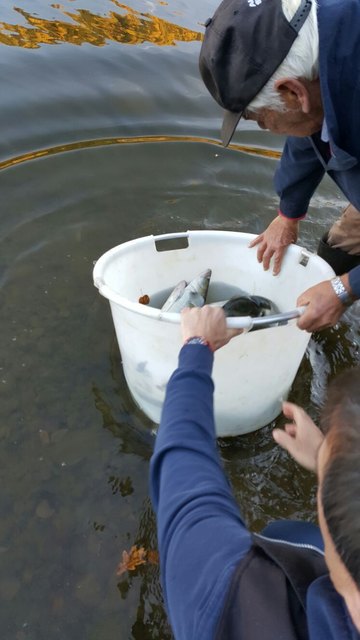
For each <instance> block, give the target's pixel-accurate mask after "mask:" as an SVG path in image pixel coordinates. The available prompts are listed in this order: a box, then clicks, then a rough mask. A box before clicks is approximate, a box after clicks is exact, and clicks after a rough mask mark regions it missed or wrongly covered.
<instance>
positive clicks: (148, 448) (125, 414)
mask: <svg viewBox="0 0 360 640" xmlns="http://www.w3.org/2000/svg"><path fill="white" fill-rule="evenodd" d="M109 360H110V373H111V378H112V379H113V381H114V385H115V386H114V387H112V388H110V389H100V386H99V384H95V383H94V384H93V386H92V392H93V395H94V399H95V406H96V408H97V409H98V411H100V413H101V415H102V418H103V427H104V429H108V430H109V431H111V433H112V434H113V435H114V437H115V438H118V439H119V440H120V442H121V444H120V448H119V451H120V452H121V453H131V454H132V453H133V454H135V455H138V456H140V457H141V458H143V459H144V460H149V459H150V456H151V454H152V450H153V446H154V441H155V435H154V432H153V428H154V427H155V425H154V424H153V423H152V422H151V420H149V418H147V417H146V416H145V414H144V413H143V412H142V411H141V409H139V408H138V407H137V405H136V404H135V402H134V400H133V399H132V397H131V394H130V392H129V389H128V387H127V384H126V380H125V377H124V373H123V369H122V366H121V359H120V354H119V348H118V345H117V342H116V339H115V338H114V339H113V341H112V344H111V347H110V353H109ZM114 399H116V402H115V401H114Z"/></svg>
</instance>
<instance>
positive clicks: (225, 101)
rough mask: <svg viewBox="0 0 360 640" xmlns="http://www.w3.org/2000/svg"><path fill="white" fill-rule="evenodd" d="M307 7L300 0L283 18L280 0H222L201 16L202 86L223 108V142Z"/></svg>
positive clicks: (307, 0) (285, 51)
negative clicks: (289, 15)
mask: <svg viewBox="0 0 360 640" xmlns="http://www.w3.org/2000/svg"><path fill="white" fill-rule="evenodd" d="M310 9H311V0H301V2H300V5H299V8H298V10H297V11H296V13H295V15H294V16H293V18H292V20H290V21H288V20H287V18H286V17H285V15H284V13H283V10H282V5H281V0H223V2H222V3H221V4H220V5H219V7H218V8H217V10H216V11H215V14H214V16H213V17H212V18H209V19H208V20H207V21H206V23H205V27H206V31H205V35H204V40H203V43H202V46H201V50H200V58H199V67H200V73H201V76H202V79H203V81H204V83H205V85H206V87H207V89H208V90H209V91H210V93H211V95H212V96H213V98H215V100H216V102H218V103H219V105H220V106H221V107H223V108H224V109H225V110H226V113H225V116H224V121H223V126H222V130H221V139H222V142H223V145H224V146H225V147H227V145H228V144H229V142H230V140H231V138H232V137H233V135H234V132H235V129H236V127H237V125H238V122H239V120H240V118H241V116H242V114H243V112H244V110H245V109H246V107H247V106H248V105H249V104H250V102H251V101H252V100H254V98H255V96H257V94H258V93H259V91H261V89H262V88H263V87H264V86H265V84H266V83H267V81H268V80H270V78H271V76H272V75H273V73H275V71H276V69H277V68H278V67H279V66H280V64H281V63H282V61H283V60H284V59H285V58H286V56H287V54H288V53H289V51H290V49H291V46H292V44H293V42H294V40H295V38H296V37H297V35H298V33H299V31H300V29H301V27H302V26H303V24H304V22H305V20H306V18H307V16H308V15H309V12H310Z"/></svg>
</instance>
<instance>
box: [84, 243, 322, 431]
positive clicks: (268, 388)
mask: <svg viewBox="0 0 360 640" xmlns="http://www.w3.org/2000/svg"><path fill="white" fill-rule="evenodd" d="M254 237H255V236H254V235H252V234H248V233H236V232H231V231H188V232H184V233H175V234H165V235H160V236H147V237H144V238H139V239H137V240H131V241H130V242H125V243H124V244H121V245H119V246H117V247H115V248H113V249H110V251H107V252H106V253H105V254H104V255H103V256H101V258H99V260H98V261H97V262H96V265H95V268H94V272H93V278H94V284H95V286H96V287H97V288H98V289H99V292H100V293H101V294H102V295H103V296H105V297H106V298H108V300H109V301H110V306H111V312H112V317H113V321H114V325H115V330H116V335H117V340H118V343H119V348H120V352H121V357H122V364H123V368H124V374H125V378H126V381H127V384H128V386H129V389H130V392H131V394H132V396H133V398H134V400H135V401H136V403H137V404H138V405H139V407H140V408H141V409H142V410H143V411H144V413H145V414H146V415H147V416H148V417H149V418H150V419H151V420H153V421H154V422H155V423H159V421H160V416H161V409H162V405H163V401H164V397H165V389H166V385H167V382H168V380H169V377H170V376H171V374H172V372H173V371H174V369H175V368H176V366H177V359H178V353H179V350H180V347H181V335H180V327H179V324H180V315H179V314H178V313H176V314H175V313H162V312H161V311H160V310H159V309H156V308H154V307H151V306H145V305H143V304H139V302H138V300H139V297H140V296H143V295H145V294H147V295H149V297H150V304H151V297H152V296H154V295H155V294H157V293H158V292H159V291H163V290H165V289H170V288H173V287H174V286H175V285H176V284H177V283H178V282H179V281H180V280H187V281H189V280H191V279H192V278H194V277H195V276H196V275H198V273H200V272H201V271H204V270H205V269H208V268H210V269H211V270H212V276H211V281H210V288H209V296H210V295H211V285H212V283H217V282H220V283H226V284H227V285H233V286H236V287H240V288H242V289H244V290H245V291H247V292H248V293H249V294H257V295H262V296H265V297H267V298H270V299H271V300H272V301H273V302H274V303H275V304H276V305H277V306H278V307H279V309H280V311H288V310H290V309H294V307H295V306H296V299H297V297H298V295H299V294H300V293H302V292H303V291H304V290H305V289H307V288H308V287H311V286H312V285H314V284H317V283H318V282H320V281H322V280H326V279H328V278H331V277H332V276H333V275H334V272H333V270H332V269H331V267H330V266H329V265H328V264H327V263H326V262H325V261H324V260H322V259H321V258H319V257H318V256H316V255H314V254H311V253H308V252H307V251H305V250H304V249H302V248H301V247H298V246H296V245H291V246H290V247H289V248H288V250H287V252H286V255H285V257H284V260H283V264H282V268H281V272H280V274H279V275H278V276H276V277H274V276H273V275H272V273H271V271H264V270H263V267H262V265H261V264H259V263H258V261H257V258H256V248H254V249H249V248H248V245H249V242H250V241H251V240H252V239H253V238H254ZM174 241H176V242H177V243H182V244H183V245H184V244H185V245H187V246H185V247H184V248H176V249H172V248H171V244H173V243H174ZM241 320H242V319H241V318H239V319H237V318H236V319H235V318H234V319H233V318H231V319H229V320H228V323H231V324H232V326H234V322H235V323H236V322H239V321H241ZM309 339H310V334H309V333H307V332H305V331H300V330H299V329H298V328H297V326H296V322H295V321H292V322H290V323H288V324H287V325H285V326H276V327H271V328H267V329H262V330H258V331H254V332H251V333H245V334H242V335H241V336H239V337H236V338H234V339H233V340H231V341H230V343H229V344H227V345H226V346H225V347H223V348H222V349H220V350H219V351H218V352H216V356H215V363H214V370H213V377H214V382H215V399H214V407H215V419H216V425H217V435H218V436H221V437H224V436H234V435H239V434H242V433H248V432H250V431H255V430H256V429H259V428H260V427H263V426H265V425H266V424H268V423H269V422H271V421H272V420H273V419H274V418H275V417H276V416H277V415H278V414H279V413H280V412H281V403H282V401H283V400H284V399H286V398H287V396H288V393H289V390H290V387H291V385H292V383H293V380H294V378H295V375H296V372H297V370H298V368H299V365H300V362H301V360H302V358H303V355H304V353H305V350H306V347H307V344H308V341H309Z"/></svg>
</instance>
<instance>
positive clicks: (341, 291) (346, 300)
mask: <svg viewBox="0 0 360 640" xmlns="http://www.w3.org/2000/svg"><path fill="white" fill-rule="evenodd" d="M330 283H331V286H332V288H333V289H334V292H335V293H336V295H337V297H338V298H339V300H341V302H342V303H343V304H344V305H345V306H347V305H349V304H351V303H352V302H353V299H352V296H351V294H350V293H349V292H348V291H347V290H346V289H345V287H344V285H343V283H342V282H341V280H340V278H339V276H336V278H332V279H331V280H330Z"/></svg>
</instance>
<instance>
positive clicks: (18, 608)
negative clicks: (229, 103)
mask: <svg viewBox="0 0 360 640" xmlns="http://www.w3.org/2000/svg"><path fill="white" fill-rule="evenodd" d="M216 4H217V2H210V0H200V1H198V2H197V3H196V7H194V6H193V3H190V1H189V0H176V1H175V0H174V1H170V2H147V1H142V0H132V3H131V6H127V5H123V4H121V3H119V2H117V1H115V0H114V1H110V0H108V1H105V0H93V1H92V0H66V1H64V2H63V3H61V4H50V2H49V3H48V2H43V1H42V2H40V1H38V2H36V0H31V1H30V0H29V1H25V0H24V1H22V2H18V3H17V4H16V5H12V3H7V5H6V6H5V7H2V8H1V9H0V43H1V47H0V54H1V59H0V77H1V87H2V89H1V95H0V119H1V144H0V204H1V214H0V283H1V290H0V295H1V299H0V300H1V334H0V342H1V348H0V354H1V356H0V357H1V361H0V390H1V403H0V435H1V449H0V474H1V496H0V500H1V512H0V513H1V522H0V559H1V572H0V623H1V630H2V633H1V637H2V639H3V640H27V639H29V640H42V639H44V640H55V639H56V640H58V639H61V640H75V639H76V640H78V638H82V639H84V640H114V638H119V639H121V640H128V639H129V640H130V639H135V640H146V639H151V640H154V639H160V640H167V639H169V638H171V634H170V631H169V627H168V625H167V622H166V617H165V614H164V610H163V606H162V599H161V590H160V586H159V574H158V566H157V565H156V564H152V563H150V562H147V563H146V564H144V565H141V566H139V567H138V569H136V570H135V571H131V572H127V573H124V574H123V575H121V576H116V569H117V566H118V564H119V562H120V561H121V558H122V552H123V551H124V550H127V551H129V550H130V548H131V547H132V546H133V545H137V546H138V547H141V546H143V547H144V548H145V549H146V550H147V551H150V550H155V549H156V536H155V521H154V517H153V514H152V511H151V507H150V503H149V498H148V466H149V458H150V456H151V452H152V448H153V442H154V436H153V432H152V427H153V425H152V424H151V423H150V421H149V420H148V419H147V418H146V417H144V415H143V414H142V413H141V411H140V410H138V409H137V408H136V407H135V406H134V403H133V401H132V399H131V397H130V395H129V392H128V390H127V388H126V385H125V382H124V378H123V374H122V369H121V360H120V355H119V352H118V349H117V344H116V340H115V336H114V330H113V325H112V320H111V317H110V310H109V306H108V303H107V302H106V300H104V299H102V298H100V296H99V295H98V292H97V290H96V289H95V288H94V287H93V284H92V267H93V262H94V261H95V260H96V259H97V258H98V257H99V256H100V255H101V254H102V253H103V252H104V251H106V250H107V249H109V248H110V247H112V246H114V245H115V244H118V243H121V242H124V241H126V240H129V239H132V238H136V237H140V236H143V235H148V234H150V233H154V234H159V233H167V232H172V231H184V230H186V229H226V230H239V231H246V232H253V233H254V232H255V233H256V232H258V231H260V230H262V229H263V228H264V226H265V225H266V224H267V223H268V222H269V221H270V220H271V219H272V217H273V216H274V211H275V209H276V196H275V195H274V192H273V190H272V174H273V171H274V168H275V162H276V156H277V155H278V152H279V150H280V149H281V145H282V140H281V139H280V138H274V137H273V136H271V135H269V134H267V133H264V132H260V131H258V130H257V129H256V128H255V126H254V125H252V124H251V123H244V124H243V125H242V128H241V129H240V130H239V131H238V132H237V134H236V138H235V140H234V145H233V147H232V148H231V149H228V150H224V149H222V148H221V147H220V146H219V129H220V112H219V110H218V109H217V107H216V105H215V103H213V101H212V100H211V98H210V97H209V96H208V95H207V93H206V91H205V89H204V88H203V86H202V83H201V80H200V78H199V74H198V70H197V56H198V51H199V47H200V38H201V33H202V30H203V27H202V23H203V22H204V20H205V19H206V18H207V17H208V15H210V14H211V13H212V11H213V9H214V7H215V5H216ZM342 203H343V201H342V198H341V195H340V194H339V193H338V192H337V191H336V189H335V188H334V186H333V185H332V184H331V182H330V181H329V180H325V181H324V182H323V183H322V185H321V188H320V189H319V191H318V193H317V195H316V197H315V198H314V200H313V203H312V208H311V212H310V214H309V216H308V218H307V220H306V221H305V222H303V223H302V229H301V237H300V244H303V245H305V246H306V247H307V248H309V249H315V247H316V244H317V239H318V237H319V236H320V235H321V234H322V233H323V231H324V230H325V229H326V227H327V225H328V223H329V221H331V220H334V219H335V217H336V215H337V212H338V210H339V208H341V206H342ZM359 334H360V329H359V320H358V311H357V309H356V308H355V307H353V308H352V310H351V311H349V312H348V313H347V314H346V316H344V318H343V321H342V322H341V323H340V324H339V326H338V327H336V328H334V329H332V330H329V331H325V332H322V333H319V334H316V335H314V336H313V338H312V339H311V342H310V346H309V349H308V351H307V354H306V356H305V358H304V360H303V362H302V365H301V367H300V370H299V373H298V375H297V377H296V380H295V382H294V385H293V389H292V394H291V398H292V400H294V401H296V402H299V403H301V404H302V405H304V406H305V408H307V409H308V410H309V411H310V413H311V415H312V416H313V417H315V418H316V417H317V416H318V413H319V409H320V407H321V403H322V401H323V397H324V390H325V387H326V383H327V380H328V378H329V377H330V376H332V375H333V374H334V373H336V372H338V371H340V370H342V369H344V368H346V367H348V366H352V365H354V364H355V363H356V362H357V360H358V352H359ZM276 423H277V424H281V423H282V419H281V418H279V419H278V420H277V421H276ZM272 427H273V425H269V427H266V428H264V429H263V430H261V431H259V432H256V433H253V434H250V435H248V436H244V437H242V438H235V439H233V440H224V441H221V442H220V447H221V453H222V456H223V459H224V461H225V465H226V469H227V472H228V473H229V476H230V478H231V481H232V483H233V486H234V489H235V492H236V495H237V497H238V499H239V502H240V503H241V504H242V505H243V507H242V508H243V512H244V514H245V516H246V518H247V520H248V522H249V524H250V525H251V526H253V527H254V528H256V529H260V528H261V527H262V526H263V525H264V524H265V523H266V522H267V521H268V520H269V519H272V518H276V517H294V518H309V519H314V507H315V502H314V499H315V487H314V483H313V479H312V478H311V477H310V476H309V475H308V474H307V473H306V472H304V471H301V470H300V469H299V468H298V467H296V465H295V464H293V463H292V462H291V461H289V459H288V458H287V456H286V455H285V454H284V453H282V452H280V451H279V450H278V448H277V447H275V446H274V444H273V442H272V439H271V428H272Z"/></svg>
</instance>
